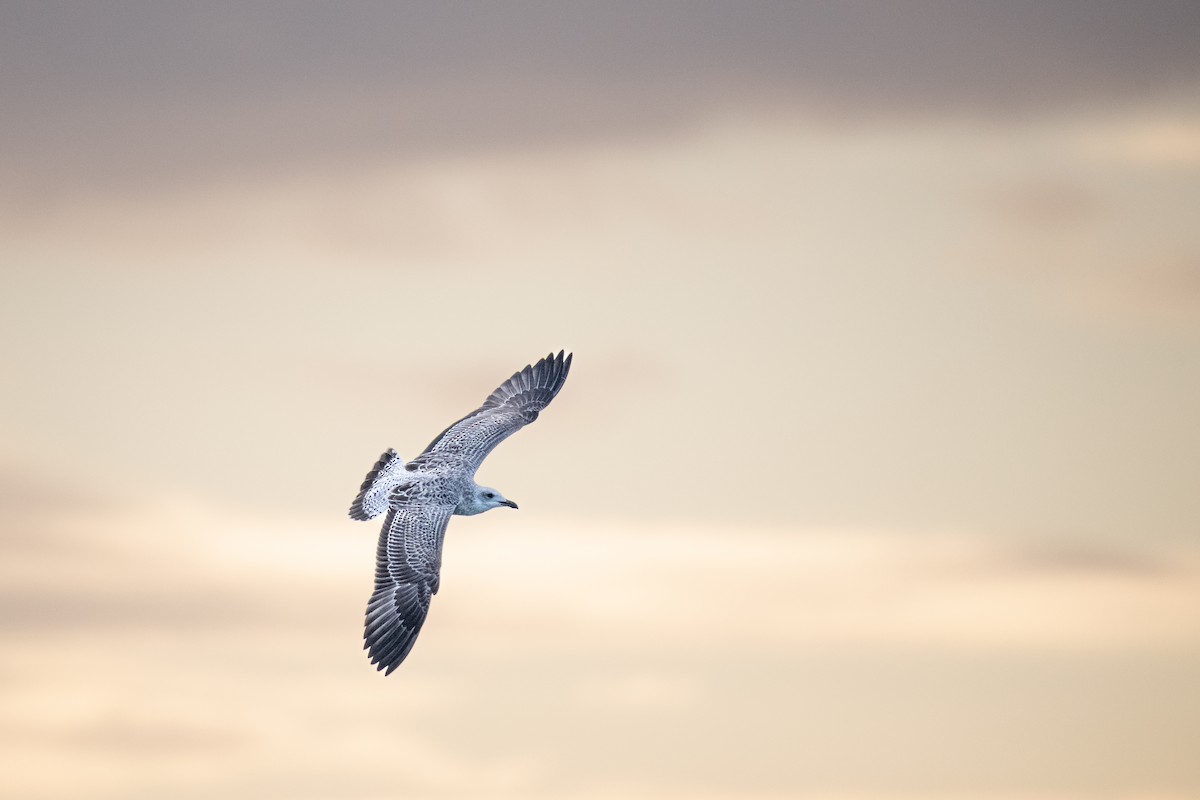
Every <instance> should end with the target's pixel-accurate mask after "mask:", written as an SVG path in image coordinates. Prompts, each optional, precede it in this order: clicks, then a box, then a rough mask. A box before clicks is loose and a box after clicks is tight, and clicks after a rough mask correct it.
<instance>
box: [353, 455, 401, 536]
mask: <svg viewBox="0 0 1200 800" xmlns="http://www.w3.org/2000/svg"><path fill="white" fill-rule="evenodd" d="M403 470H404V461H402V460H401V458H400V456H398V455H396V451H395V450H392V449H391V448H390V447H389V448H388V450H387V452H386V453H384V454H383V455H381V456H380V457H379V460H378V461H376V462H375V466H374V467H372V468H371V471H370V472H368V473H367V479H366V480H364V481H363V484H362V486H360V487H359V490H358V497H355V498H354V502H353V503H351V504H350V518H351V519H362V520H366V519H371V518H372V517H377V516H379V515H380V514H382V513H383V512H384V511H387V507H388V494H389V493H390V492H391V490H392V489H393V488H394V487H395V486H396V484H397V483H398V482H399V480H400V478H401V476H402V475H403Z"/></svg>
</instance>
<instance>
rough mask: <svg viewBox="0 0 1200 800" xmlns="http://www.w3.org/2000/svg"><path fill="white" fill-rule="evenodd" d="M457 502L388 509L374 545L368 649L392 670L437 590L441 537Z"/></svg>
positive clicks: (410, 643)
mask: <svg viewBox="0 0 1200 800" xmlns="http://www.w3.org/2000/svg"><path fill="white" fill-rule="evenodd" d="M453 512H454V506H453V505H435V504H429V503H402V504H398V505H394V506H393V508H392V509H391V510H390V511H388V515H387V519H386V521H385V522H384V523H383V530H382V531H380V533H379V547H378V549H377V550H376V551H375V592H374V593H373V594H372V595H371V600H370V602H368V603H367V620H366V630H365V632H364V634H363V638H364V639H365V640H366V643H365V644H364V645H363V649H365V650H367V651H368V654H369V656H370V658H371V663H372V664H376V665H378V669H381V670H385V672H384V674H385V675H390V674H391V672H392V670H394V669H395V668H396V667H398V666H400V662H401V661H403V660H404V657H405V656H407V655H408V651H409V650H412V646H413V643H414V642H416V640H417V634H418V633H420V632H421V625H422V624H424V622H425V615H426V614H427V613H429V600H430V598H431V597H433V595H435V594H437V590H438V571H439V570H440V569H441V566H442V540H443V538H444V537H445V535H446V523H447V522H449V521H450V515H451V514H452V513H453Z"/></svg>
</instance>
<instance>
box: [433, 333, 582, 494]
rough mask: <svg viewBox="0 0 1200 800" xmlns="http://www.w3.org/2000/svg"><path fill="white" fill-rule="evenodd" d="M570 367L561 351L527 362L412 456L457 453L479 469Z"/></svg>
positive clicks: (528, 420)
mask: <svg viewBox="0 0 1200 800" xmlns="http://www.w3.org/2000/svg"><path fill="white" fill-rule="evenodd" d="M570 371H571V355H570V354H567V355H566V356H565V357H564V355H563V353H562V352H561V351H560V352H559V353H558V355H554V354H553V353H551V354H550V355H548V356H546V357H545V358H543V359H542V360H541V361H539V362H537V363H536V364H534V365H533V366H526V367H525V369H523V370H521V371H520V372H517V373H514V374H513V376H512V377H511V378H509V379H508V380H507V381H505V382H504V383H502V384H501V385H500V387H499V388H497V389H496V391H494V392H492V393H491V394H490V395H488V398H487V400H484V401H483V405H482V406H480V407H479V408H478V409H476V410H475V411H472V412H471V413H470V414H468V415H467V416H465V417H463V418H462V419H460V420H459V421H458V422H456V423H454V424H453V425H451V426H450V427H449V428H446V430H444V431H442V432H441V433H440V434H438V437H437V438H436V439H434V440H433V441H432V442H430V443H429V446H428V447H426V448H425V451H424V452H423V453H421V455H420V456H418V457H417V458H415V459H413V460H414V461H421V460H429V459H436V458H442V457H445V456H460V457H463V458H465V459H466V460H467V462H468V463H469V464H470V465H471V469H472V471H474V470H476V469H479V465H480V464H482V463H483V460H484V459H485V458H487V455H488V453H490V452H492V450H494V449H495V447H496V445H498V444H500V443H501V442H503V441H504V440H505V439H507V438H508V437H509V436H512V435H513V434H514V433H516V432H517V431H519V430H521V428H523V427H525V426H526V425H528V424H529V423H531V422H533V421H534V420H535V419H537V416H538V412H539V411H541V410H542V409H543V408H545V407H546V406H548V405H549V404H550V401H551V400H553V399H554V396H555V395H557V394H558V391H559V389H561V388H562V386H563V383H564V382H565V381H566V380H567V373H568V372H570Z"/></svg>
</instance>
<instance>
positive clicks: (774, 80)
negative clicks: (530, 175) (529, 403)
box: [0, 2, 1200, 199]
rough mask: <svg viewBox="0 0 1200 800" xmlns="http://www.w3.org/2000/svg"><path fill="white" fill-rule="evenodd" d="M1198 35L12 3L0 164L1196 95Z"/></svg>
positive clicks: (824, 16) (561, 12)
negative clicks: (788, 111) (736, 117)
mask: <svg viewBox="0 0 1200 800" xmlns="http://www.w3.org/2000/svg"><path fill="white" fill-rule="evenodd" d="M1198 30H1200V10H1198V8H1197V7H1196V6H1195V4H1191V3H1183V2H1178V3H1172V2H1160V3H1152V4H1138V5H1137V6H1132V5H1128V4H1122V3H1115V2H1106V3H1078V2H1059V3H1054V4H1049V5H1048V4H1044V3H1035V2H1021V3H1007V4H1002V5H1001V4H984V3H975V4H963V3H946V2H922V3H916V4H913V3H909V4H879V3H866V2H862V3H858V2H853V3H838V4H815V3H813V4H799V3H796V4H793V3H775V2H755V3H727V4H708V5H696V4H688V3H656V4H653V5H646V4H639V3H606V4H584V3H574V4H567V5H563V4H551V3H529V2H525V3H505V4H487V3H477V4H455V5H442V4H415V3H414V4H394V3H375V2H370V3H363V2H360V3H355V4H349V5H347V4H336V5H332V4H323V3H315V2H305V3H286V4H284V3H276V2H259V3H249V4H246V3H236V4H235V3H225V4H218V5H214V4H205V5H203V6H189V5H186V4H183V5H180V4H169V5H163V4H154V3H144V2H124V3H106V4H104V5H103V6H98V5H92V4H86V3H58V4H50V5H47V4H41V3H15V4H14V3H9V4H6V5H5V7H4V9H3V11H0V96H3V97H4V101H5V107H6V120H5V125H4V127H3V131H4V133H3V134H2V139H0V144H2V145H3V152H5V153H6V155H5V156H4V157H3V160H2V161H0V168H3V169H4V171H5V172H8V173H10V174H12V175H14V176H17V177H18V178H20V179H22V180H20V181H19V182H18V183H16V184H15V186H16V188H17V190H18V191H19V192H20V193H21V196H22V197H25V198H26V199H29V198H31V197H33V195H32V194H31V193H32V192H33V189H34V188H36V187H41V188H42V189H43V190H44V191H49V192H53V191H54V190H55V188H56V186H58V185H60V184H63V183H71V182H82V183H84V184H85V185H88V184H93V185H95V184H98V185H102V186H103V185H107V184H109V183H112V182H119V183H122V184H129V183H144V182H147V181H150V182H153V181H156V180H163V179H170V178H173V177H178V176H180V175H195V174H203V173H207V172H209V171H210V170H213V169H217V170H234V169H238V170H245V169H272V168H277V167H280V166H283V165H286V164H288V163H291V162H292V161H294V160H295V159H299V158H305V159H318V160H330V159H335V160H336V159H342V158H345V157H347V155H350V154H381V153H382V154H387V155H399V156H406V155H414V154H421V153H425V152H429V151H431V150H446V149H459V148H480V147H497V146H501V147H503V146H529V145H535V146H536V145H548V144H552V143H554V142H556V141H562V140H564V139H566V140H575V139H579V138H581V137H584V138H593V139H604V138H612V137H622V136H630V135H637V136H644V135H647V134H648V133H649V134H652V133H653V132H654V131H663V130H670V129H672V128H677V127H679V126H685V125H689V124H692V123H693V122H695V121H696V120H697V119H699V118H702V117H703V116H704V115H706V114H708V113H711V112H712V111H713V110H735V111H736V110H746V109H759V110H761V109H764V108H779V107H781V106H782V107H785V108H793V109H794V108H804V109H823V110H824V112H825V113H834V114H837V115H839V116H840V115H845V114H850V115H852V116H853V115H861V114H863V113H867V114H872V115H874V114H886V115H891V114H896V113H902V114H912V113H969V114H985V115H993V114H1001V115H1010V114H1014V113H1026V112H1029V111H1030V110H1036V109H1044V108H1048V107H1057V106H1061V105H1064V104H1065V105H1078V104H1085V105H1086V104H1094V103H1103V102H1110V101H1113V100H1114V99H1115V100H1118V101H1119V100H1122V99H1128V98H1131V97H1141V96H1144V95H1145V94H1146V93H1148V92H1156V91H1162V92H1169V91H1172V90H1177V89H1179V88H1180V87H1185V88H1186V87H1191V86H1193V85H1194V83H1195V75H1196V66H1197V56H1196V54H1195V47H1194V41H1195V35H1196V33H1197V31H1198ZM10 185H11V184H10ZM34 199H36V198H35V197H34Z"/></svg>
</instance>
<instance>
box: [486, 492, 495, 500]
mask: <svg viewBox="0 0 1200 800" xmlns="http://www.w3.org/2000/svg"><path fill="white" fill-rule="evenodd" d="M483 496H484V497H486V498H487V499H488V500H491V499H492V498H493V497H495V496H496V495H494V494H492V493H491V492H484V495H483Z"/></svg>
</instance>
